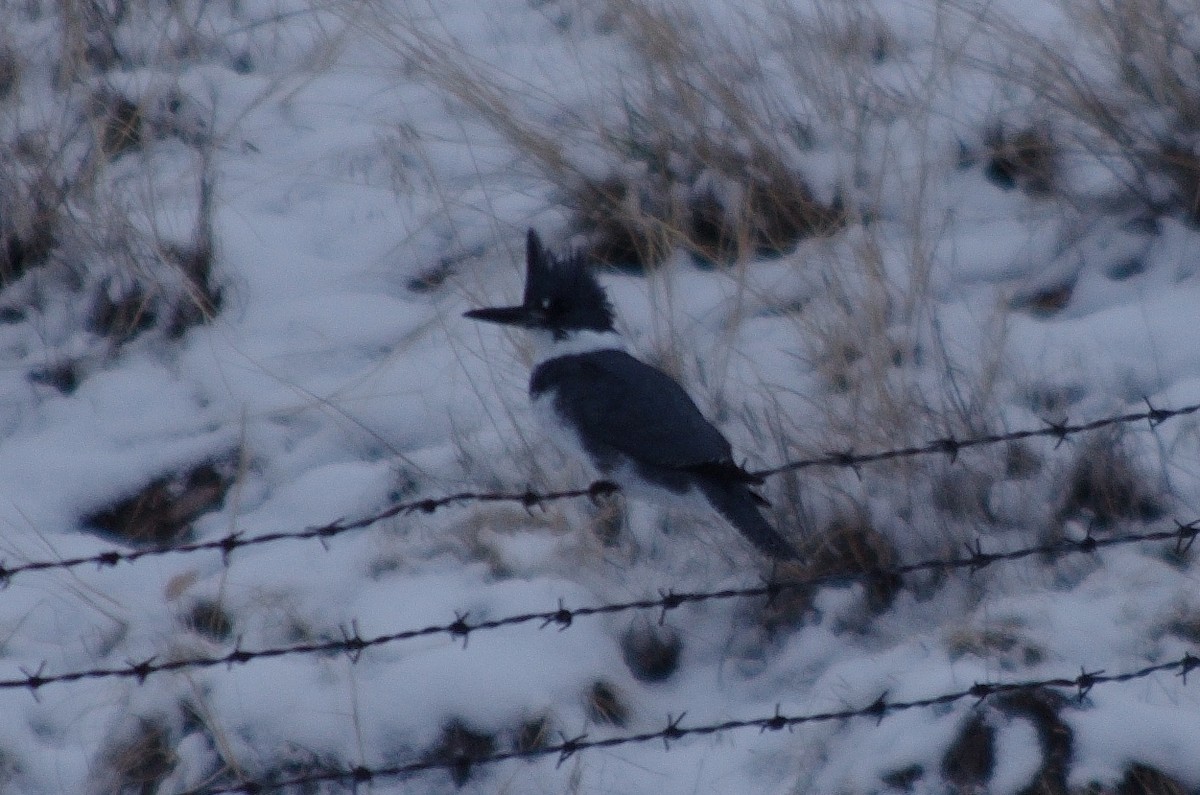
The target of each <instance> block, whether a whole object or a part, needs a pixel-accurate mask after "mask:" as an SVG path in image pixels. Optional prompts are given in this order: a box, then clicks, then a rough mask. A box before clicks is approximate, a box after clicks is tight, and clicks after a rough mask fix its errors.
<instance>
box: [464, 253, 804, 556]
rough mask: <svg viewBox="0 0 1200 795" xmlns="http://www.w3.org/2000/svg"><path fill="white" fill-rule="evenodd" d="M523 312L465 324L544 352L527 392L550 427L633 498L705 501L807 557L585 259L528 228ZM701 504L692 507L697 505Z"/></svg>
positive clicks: (481, 316) (760, 539) (750, 532)
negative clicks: (648, 355) (647, 354)
mask: <svg viewBox="0 0 1200 795" xmlns="http://www.w3.org/2000/svg"><path fill="white" fill-rule="evenodd" d="M525 264H526V273H525V300H524V302H523V303H522V304H521V305H520V306H509V307H496V308H489V309H475V310H472V311H470V312H467V313H466V317H469V318H472V319H474V320H483V321H487V322H489V323H500V324H505V325H510V326H520V327H523V328H526V329H529V330H530V331H531V332H532V333H533V335H534V338H535V341H536V346H537V351H536V356H535V362H534V367H533V372H532V374H531V376H530V379H529V393H530V396H531V397H532V399H533V404H534V408H535V410H536V411H537V413H538V414H540V415H541V416H542V417H543V418H545V419H547V420H548V421H549V422H550V424H551V425H552V430H558V431H566V435H567V437H568V438H569V439H570V440H571V441H572V442H573V443H574V446H575V447H576V448H579V449H582V451H583V452H584V453H585V454H586V455H587V456H588V457H589V458H590V459H591V461H592V463H593V464H595V466H596V468H597V469H598V470H599V471H600V472H602V473H603V474H604V476H605V477H606V478H608V479H610V480H611V481H613V482H614V483H616V484H617V485H618V486H620V487H621V489H622V491H625V492H626V493H628V494H630V495H631V496H635V497H645V498H649V499H652V500H654V499H661V497H662V496H663V494H664V492H666V493H667V494H669V495H671V496H673V497H676V498H678V497H683V498H688V497H693V498H694V497H696V496H697V495H698V496H700V497H702V498H703V499H705V500H707V502H708V503H709V504H710V505H711V506H712V507H713V508H715V509H716V511H717V512H718V513H719V514H720V515H721V516H723V517H724V518H725V519H726V520H727V521H728V522H729V523H730V524H731V525H733V527H734V528H736V529H737V530H738V531H739V532H740V533H741V534H742V535H744V536H745V537H746V538H747V539H749V540H750V542H751V543H752V544H754V546H756V547H757V548H758V549H759V550H761V551H762V552H765V553H766V554H767V555H770V556H771V557H772V558H775V559H779V560H796V559H798V558H799V555H798V554H797V552H796V550H795V548H794V547H793V546H792V545H791V544H789V543H788V542H787V541H786V540H785V539H784V538H783V536H782V535H780V534H779V532H778V531H777V530H775V528H773V527H772V526H771V525H770V524H769V523H768V522H767V520H766V519H765V518H763V515H762V513H761V512H760V511H759V506H760V505H763V504H765V500H763V499H762V497H760V496H758V495H757V494H756V493H754V491H752V490H751V488H750V487H751V486H753V485H757V484H760V483H761V482H762V479H761V478H758V477H756V476H754V475H752V474H750V473H749V472H747V471H746V470H745V469H743V468H742V467H741V466H739V465H738V464H736V463H735V462H734V460H733V455H732V450H731V448H730V446H729V442H728V441H727V440H726V439H725V437H724V436H722V435H721V432H720V431H719V430H717V429H716V427H714V426H713V424H712V423H710V422H709V421H708V420H706V419H705V418H704V415H702V414H701V413H700V410H699V409H698V408H696V404H695V403H694V402H693V401H692V399H691V398H690V397H688V394H687V393H686V392H685V391H684V390H683V387H681V386H680V385H679V384H678V383H677V382H676V381H675V380H674V379H673V378H671V377H670V376H669V375H667V374H666V373H664V372H662V371H661V370H658V369H656V368H654V367H651V366H650V365H648V364H646V363H645V362H642V361H639V360H638V359H635V358H634V357H633V356H630V355H629V354H628V353H627V352H626V351H625V350H624V346H623V345H622V342H621V338H620V336H619V335H618V334H617V332H616V329H615V328H614V327H613V319H614V317H613V309H612V305H611V304H610V303H609V301H608V296H607V295H606V294H605V292H604V288H603V287H601V286H600V283H599V282H598V281H597V280H596V277H595V275H594V274H593V273H592V271H591V269H590V268H589V267H588V266H587V265H586V264H585V263H584V262H583V261H582V260H581V259H580V258H579V257H578V256H572V257H568V258H566V259H562V260H560V259H558V258H556V257H555V256H553V255H552V254H550V253H549V252H548V251H546V249H545V248H544V247H543V245H542V242H541V240H540V239H539V238H538V235H537V233H536V232H535V231H534V230H532V229H530V230H529V233H528V236H527V238H526V250H525ZM694 502H695V501H694V500H693V503H694Z"/></svg>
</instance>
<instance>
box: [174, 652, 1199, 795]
mask: <svg viewBox="0 0 1200 795" xmlns="http://www.w3.org/2000/svg"><path fill="white" fill-rule="evenodd" d="M1197 668H1200V657H1195V656H1193V655H1192V654H1190V653H1187V654H1184V655H1183V656H1182V657H1180V658H1179V659H1177V660H1173V661H1171V662H1164V663H1156V664H1154V665H1147V666H1145V667H1144V668H1139V669H1137V670H1135V671H1127V672H1124V673H1118V674H1106V673H1105V672H1104V671H1103V670H1096V671H1089V670H1087V669H1086V668H1083V669H1081V670H1080V673H1079V675H1078V676H1075V677H1054V678H1049V679H1028V680H1023V681H1019V682H996V683H986V682H977V683H975V684H973V685H971V686H970V687H968V688H964V689H962V690H955V691H953V692H949V693H942V694H940V695H936V696H930V697H928V698H920V699H913V700H910V701H889V700H888V698H887V693H886V692H884V693H883V694H881V695H880V696H879V697H878V698H877V699H875V700H874V701H873V702H871V703H870V704H869V705H867V706H864V707H858V708H854V709H843V710H836V711H830V712H813V713H808V714H803V715H786V714H784V713H783V712H781V711H780V708H779V706H776V707H775V712H774V714H772V715H770V716H764V717H758V718H750V719H746V720H728V721H722V722H720V723H707V724H700V725H696V726H684V725H682V724H683V719H684V717H686V714H687V713H686V712H684V713H681V714H680V715H679V716H678V717H674V716H671V715H668V716H667V722H666V725H665V726H663V728H661V729H658V730H656V731H649V732H641V733H639V734H627V735H618V736H616V737H606V738H603V739H598V740H590V739H588V736H587V735H586V734H580V735H578V736H576V737H566V736H564V737H563V738H562V740H561V741H560V742H557V743H554V744H551V745H546V746H543V747H538V748H526V749H514V750H511V751H499V752H494V753H487V754H477V755H473V754H470V753H467V752H465V751H460V752H459V753H457V754H453V755H444V754H443V755H433V756H432V757H431V758H426V759H422V760H419V761H416V762H410V763H408V764H404V765H394V766H390V767H375V768H372V767H367V766H365V765H361V766H355V767H348V768H337V769H331V770H323V771H319V772H314V773H308V774H304V775H300V776H295V777H292V778H287V779H279V780H274V781H254V780H247V781H241V782H239V783H237V784H230V785H225V786H218V787H210V788H206V789H193V790H189V791H188V792H187V793H186V795H233V794H234V793H242V795H259V793H263V792H271V791H276V790H281V789H286V788H288V787H295V786H302V785H306V784H321V783H333V782H341V783H346V784H350V785H353V786H358V785H360V784H370V783H372V782H374V781H377V780H382V779H388V778H402V777H404V776H409V775H412V774H414V773H420V772H425V771H429V770H438V769H442V770H448V771H451V772H452V774H453V775H454V777H455V780H457V781H464V780H466V778H467V777H469V776H470V774H471V772H472V770H473V769H474V768H476V767H479V766H484V765H492V764H497V763H500V762H506V761H509V760H512V759H541V758H557V764H559V765H561V764H562V763H563V762H565V761H567V760H568V759H570V758H572V757H573V756H575V755H576V754H579V753H583V752H585V751H592V750H596V749H599V748H618V747H622V746H629V745H640V744H644V743H651V742H658V741H661V742H662V743H663V748H664V750H665V751H669V750H670V748H671V743H673V742H677V741H679V740H683V739H685V738H687V737H696V736H707V735H715V734H724V733H726V732H732V731H738V730H741V729H758V730H759V733H760V734H765V733H766V732H768V731H771V732H778V731H782V730H784V729H788V730H791V729H793V728H795V727H796V726H801V725H804V724H808V723H826V722H830V721H842V720H850V719H853V718H873V719H875V720H876V721H877V722H881V721H882V720H883V719H884V718H885V717H887V716H888V715H891V714H894V713H898V712H905V711H908V710H913V709H925V708H929V707H937V706H946V705H950V704H955V703H957V702H960V701H965V700H967V699H973V700H975V702H976V703H977V704H980V703H983V702H985V701H987V700H988V699H989V698H991V697H993V696H998V695H1003V694H1008V693H1017V692H1028V691H1036V690H1047V689H1055V690H1064V689H1066V690H1074V691H1076V697H1077V699H1078V700H1079V701H1082V700H1083V698H1084V697H1085V696H1087V694H1088V693H1089V692H1090V691H1091V690H1092V689H1094V688H1096V687H1099V686H1103V685H1109V684H1116V683H1122V682H1130V681H1134V680H1137V679H1144V678H1146V677H1148V676H1151V675H1153V674H1156V673H1165V672H1168V671H1174V672H1176V674H1177V675H1178V676H1179V677H1180V678H1181V679H1182V681H1183V684H1184V685H1187V675H1188V674H1189V673H1190V672H1192V671H1194V670H1195V669H1197Z"/></svg>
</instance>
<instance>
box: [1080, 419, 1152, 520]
mask: <svg viewBox="0 0 1200 795" xmlns="http://www.w3.org/2000/svg"><path fill="white" fill-rule="evenodd" d="M1063 477H1064V480H1065V483H1064V487H1065V488H1064V490H1063V495H1062V503H1061V505H1060V506H1059V509H1058V516H1059V518H1060V519H1082V520H1084V521H1087V522H1088V523H1089V525H1090V526H1093V527H1096V528H1098V529H1108V528H1111V527H1113V526H1114V525H1115V524H1117V523H1118V522H1120V521H1139V522H1150V521H1153V520H1155V519H1159V518H1161V517H1162V516H1163V515H1164V514H1165V513H1166V506H1165V505H1164V497H1163V495H1162V490H1161V489H1160V488H1158V487H1156V486H1155V485H1153V481H1152V478H1151V476H1150V474H1149V473H1147V472H1145V471H1144V470H1143V467H1142V466H1141V465H1140V464H1139V463H1138V462H1137V460H1136V459H1135V458H1134V456H1133V451H1132V450H1131V449H1130V445H1129V443H1128V442H1127V441H1125V440H1124V439H1123V437H1122V436H1121V435H1120V434H1119V432H1118V433H1117V434H1112V433H1109V434H1104V433H1102V434H1098V435H1096V436H1094V437H1093V438H1091V439H1089V440H1087V441H1086V442H1085V443H1084V444H1083V445H1082V446H1081V447H1080V449H1079V451H1078V453H1077V454H1076V456H1075V459H1074V461H1073V462H1072V463H1071V465H1070V466H1069V468H1068V470H1067V472H1066V473H1065V475H1064V476H1063Z"/></svg>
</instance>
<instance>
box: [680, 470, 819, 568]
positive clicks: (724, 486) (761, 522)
mask: <svg viewBox="0 0 1200 795" xmlns="http://www.w3.org/2000/svg"><path fill="white" fill-rule="evenodd" d="M700 490H701V492H703V494H704V496H705V497H706V498H708V501H709V502H710V503H712V506H713V507H714V508H716V509H717V512H718V513H720V514H721V515H722V516H724V517H725V519H726V520H727V521H728V522H729V523H730V524H731V525H733V526H734V527H735V528H736V529H737V530H738V532H740V533H741V534H742V535H744V536H745V537H746V538H747V539H749V541H750V543H752V544H754V546H756V547H758V548H759V549H760V550H762V551H763V552H765V553H766V554H768V555H770V556H771V557H772V558H775V559H776V560H799V559H800V553H798V552H797V551H796V548H795V547H793V546H792V545H791V544H790V543H788V541H787V540H786V539H785V538H784V537H783V536H782V535H780V533H779V531H778V530H776V529H775V528H774V527H771V525H770V524H769V523H768V522H767V520H766V519H765V518H764V517H763V515H762V512H761V511H759V509H758V503H759V502H760V501H761V500H762V498H761V497H758V496H757V495H756V494H755V493H754V492H753V491H751V490H750V487H749V486H747V485H746V484H745V483H742V482H739V481H736V480H730V479H728V478H702V479H701V480H700Z"/></svg>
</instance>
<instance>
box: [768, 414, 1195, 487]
mask: <svg viewBox="0 0 1200 795" xmlns="http://www.w3.org/2000/svg"><path fill="white" fill-rule="evenodd" d="M1144 402H1145V403H1146V410H1145V411H1135V412H1130V413H1127V414H1118V415H1115V416H1112V417H1105V418H1103V419H1098V420H1092V421H1091V422H1083V423H1078V424H1072V423H1069V422H1067V421H1066V420H1065V419H1064V420H1063V421H1061V422H1051V421H1049V420H1043V422H1044V423H1045V427H1043V428H1031V429H1027V430H1023V431H1009V432H1007V433H993V434H987V435H984V436H973V437H969V438H966V439H959V438H957V437H956V436H953V435H950V436H944V437H942V438H941V439H934V440H933V441H931V442H926V443H925V444H921V445H915V446H913V447H900V448H896V449H894V450H881V451H878V452H875V453H864V454H858V453H855V452H854V451H853V450H845V451H841V452H831V453H827V454H825V455H824V456H818V457H816V458H808V459H801V460H799V461H789V462H787V463H785V464H780V465H779V466H776V467H771V468H770V469H760V470H758V471H755V472H752V473H751V474H752V475H755V476H757V477H762V478H767V477H771V476H772V475H779V474H782V473H784V472H794V471H796V470H800V469H807V468H809V467H818V466H837V467H846V468H848V469H857V468H858V467H860V466H862V465H863V464H872V463H877V462H880V461H890V460H893V459H897V458H914V457H917V456H925V455H944V456H948V457H949V458H950V460H952V461H953V460H954V459H956V458H957V457H958V454H959V453H960V452H962V451H963V450H969V449H971V448H973V447H984V446H987V445H993V444H1001V443H1005V442H1019V441H1022V440H1024V439H1033V438H1037V437H1050V438H1055V439H1058V443H1059V444H1061V443H1062V442H1064V441H1066V439H1067V437H1069V436H1073V435H1075V434H1079V433H1086V432H1088V431H1096V430H1100V429H1101V428H1108V427H1111V426H1114V425H1128V424H1131V423H1135V422H1143V421H1144V422H1148V423H1149V424H1150V427H1151V428H1152V429H1153V428H1156V427H1158V426H1159V425H1161V424H1162V423H1164V422H1166V421H1167V420H1169V419H1173V418H1175V417H1182V416H1186V415H1188V414H1195V413H1196V412H1197V411H1200V403H1194V404H1192V405H1188V406H1184V407H1183V408H1178V409H1160V408H1155V407H1154V405H1153V404H1151V403H1150V401H1149V400H1148V399H1145V401H1144Z"/></svg>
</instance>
